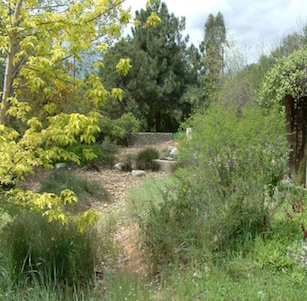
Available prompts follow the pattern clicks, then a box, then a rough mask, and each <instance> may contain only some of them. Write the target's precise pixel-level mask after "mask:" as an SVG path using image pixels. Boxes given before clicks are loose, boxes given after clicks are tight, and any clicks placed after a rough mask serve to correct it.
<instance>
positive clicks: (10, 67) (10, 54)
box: [0, 0, 23, 125]
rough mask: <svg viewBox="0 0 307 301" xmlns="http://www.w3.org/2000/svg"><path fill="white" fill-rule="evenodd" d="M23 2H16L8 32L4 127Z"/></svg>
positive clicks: (0, 118) (1, 119) (1, 118)
mask: <svg viewBox="0 0 307 301" xmlns="http://www.w3.org/2000/svg"><path fill="white" fill-rule="evenodd" d="M22 3H23V0H17V3H16V6H15V11H14V16H13V21H12V31H11V32H10V39H9V48H8V54H7V59H6V65H5V74H4V84H3V93H2V103H1V112H0V124H3V125H5V123H6V112H7V110H8V108H9V103H8V99H9V97H10V94H11V86H12V82H13V77H12V74H13V60H14V56H15V53H16V46H17V35H18V30H17V26H18V18H19V13H20V8H21V6H22Z"/></svg>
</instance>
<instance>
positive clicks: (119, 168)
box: [114, 162, 124, 171]
mask: <svg viewBox="0 0 307 301" xmlns="http://www.w3.org/2000/svg"><path fill="white" fill-rule="evenodd" d="M114 168H115V169H117V170H119V171H122V170H123V168H124V163H122V162H119V163H117V164H115V165H114Z"/></svg>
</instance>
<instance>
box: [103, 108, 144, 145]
mask: <svg viewBox="0 0 307 301" xmlns="http://www.w3.org/2000/svg"><path fill="white" fill-rule="evenodd" d="M99 127H100V130H101V135H100V136H101V137H103V138H106V137H107V138H108V139H110V140H111V141H114V142H117V143H120V144H124V145H126V146H127V145H128V139H129V137H131V135H133V134H135V133H137V132H138V131H139V130H140V127H141V123H140V121H139V120H138V119H136V118H135V117H134V116H133V114H132V113H125V114H123V115H122V116H121V117H120V118H118V119H110V118H108V117H103V118H101V119H100V122H99Z"/></svg>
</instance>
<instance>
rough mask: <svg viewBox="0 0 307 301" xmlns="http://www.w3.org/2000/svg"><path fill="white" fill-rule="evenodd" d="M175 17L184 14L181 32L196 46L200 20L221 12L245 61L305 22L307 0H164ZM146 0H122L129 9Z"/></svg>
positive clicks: (254, 58) (200, 36)
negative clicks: (183, 30)
mask: <svg viewBox="0 0 307 301" xmlns="http://www.w3.org/2000/svg"><path fill="white" fill-rule="evenodd" d="M163 2H165V3H166V4H167V7H168V10H169V12H171V13H174V15H175V16H176V17H181V16H183V17H185V18H186V30H185V32H184V35H187V34H188V35H189V36H190V42H191V43H193V44H194V45H196V46H198V45H199V44H200V42H201V41H202V39H203V35H204V24H205V22H206V20H207V17H208V15H209V14H210V13H213V14H216V13H217V12H218V11H221V13H222V14H223V15H224V18H225V23H226V28H227V32H228V33H229V39H230V40H231V41H233V42H234V43H235V44H236V45H237V48H239V49H240V52H242V53H244V55H245V56H246V59H247V62H248V63H252V62H256V61H257V58H258V57H259V56H260V55H261V54H263V53H268V52H269V51H270V50H272V49H273V48H274V47H276V46H277V45H278V43H279V42H280V41H281V39H282V37H283V36H284V35H286V34H289V33H291V32H293V31H298V30H300V29H301V28H302V27H303V25H304V24H306V23H307V0H254V1H253V0H207V1H206V0H164V1H163ZM145 4H146V0H126V1H125V3H124V6H125V7H126V8H128V7H130V8H131V10H132V12H135V10H140V9H141V8H145Z"/></svg>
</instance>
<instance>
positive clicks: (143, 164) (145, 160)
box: [136, 148, 159, 170]
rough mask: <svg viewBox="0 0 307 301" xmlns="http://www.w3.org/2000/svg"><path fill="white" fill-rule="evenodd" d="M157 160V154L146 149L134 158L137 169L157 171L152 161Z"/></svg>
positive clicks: (152, 149) (156, 166)
mask: <svg viewBox="0 0 307 301" xmlns="http://www.w3.org/2000/svg"><path fill="white" fill-rule="evenodd" d="M155 159H159V152H158V151H157V150H156V149H154V148H146V149H144V150H142V151H140V152H139V153H138V155H137V158H136V166H137V168H138V169H144V170H147V169H151V170H157V169H158V165H157V164H156V163H155V162H153V160H155Z"/></svg>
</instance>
